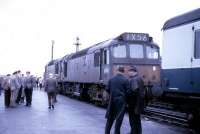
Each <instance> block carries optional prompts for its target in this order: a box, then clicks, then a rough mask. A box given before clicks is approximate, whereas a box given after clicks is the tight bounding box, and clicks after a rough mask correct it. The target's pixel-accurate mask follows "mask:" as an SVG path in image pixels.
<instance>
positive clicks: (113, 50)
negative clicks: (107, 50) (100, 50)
mask: <svg viewBox="0 0 200 134" xmlns="http://www.w3.org/2000/svg"><path fill="white" fill-rule="evenodd" d="M118 46H124V47H125V50H126V51H125V52H126V55H125V56H124V57H116V56H115V55H114V54H115V48H116V47H118ZM112 56H113V58H118V59H123V58H128V51H127V44H125V43H124V44H115V45H113V47H112Z"/></svg>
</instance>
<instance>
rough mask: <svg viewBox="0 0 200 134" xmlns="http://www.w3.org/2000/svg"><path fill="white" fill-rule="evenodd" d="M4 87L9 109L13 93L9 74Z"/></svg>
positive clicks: (3, 84)
mask: <svg viewBox="0 0 200 134" xmlns="http://www.w3.org/2000/svg"><path fill="white" fill-rule="evenodd" d="M2 87H3V89H4V102H5V107H6V108H8V107H9V106H10V97H11V91H10V74H7V75H6V77H5V78H4V80H3V83H2Z"/></svg>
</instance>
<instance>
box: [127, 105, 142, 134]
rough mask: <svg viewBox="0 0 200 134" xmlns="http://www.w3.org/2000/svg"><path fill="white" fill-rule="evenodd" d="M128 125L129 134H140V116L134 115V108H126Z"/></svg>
mask: <svg viewBox="0 0 200 134" xmlns="http://www.w3.org/2000/svg"><path fill="white" fill-rule="evenodd" d="M128 114H129V123H130V126H131V133H130V134H142V125H141V116H140V114H135V112H134V108H133V107H132V108H128Z"/></svg>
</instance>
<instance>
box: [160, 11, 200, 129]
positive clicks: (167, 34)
mask: <svg viewBox="0 0 200 134" xmlns="http://www.w3.org/2000/svg"><path fill="white" fill-rule="evenodd" d="M162 79H163V81H164V83H165V84H164V86H163V89H164V95H163V99H164V100H165V101H168V102H170V103H172V104H175V106H176V109H178V110H182V111H185V112H186V113H188V119H189V120H190V121H191V122H192V123H191V124H192V125H194V126H195V127H196V128H197V129H198V132H200V130H199V126H198V125H199V121H200V9H196V10H193V11H191V12H188V13H185V14H183V15H179V16H176V17H174V18H172V19H169V20H168V21H167V22H166V23H165V24H164V26H163V55H162Z"/></svg>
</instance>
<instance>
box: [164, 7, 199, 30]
mask: <svg viewBox="0 0 200 134" xmlns="http://www.w3.org/2000/svg"><path fill="white" fill-rule="evenodd" d="M197 20H200V8H198V9H195V10H193V11H190V12H187V13H185V14H182V15H179V16H176V17H174V18H171V19H169V20H167V21H166V22H165V24H164V26H163V28H162V29H163V30H167V29H170V28H173V27H177V26H180V25H183V24H188V23H191V22H195V21H197Z"/></svg>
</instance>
